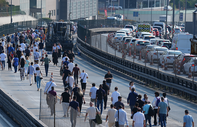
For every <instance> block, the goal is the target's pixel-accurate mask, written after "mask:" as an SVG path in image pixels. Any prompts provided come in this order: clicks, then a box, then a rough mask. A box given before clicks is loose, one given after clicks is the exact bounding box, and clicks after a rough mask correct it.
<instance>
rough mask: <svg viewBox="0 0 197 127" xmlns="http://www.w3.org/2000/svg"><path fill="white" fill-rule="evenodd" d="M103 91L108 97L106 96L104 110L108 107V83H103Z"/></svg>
mask: <svg viewBox="0 0 197 127" xmlns="http://www.w3.org/2000/svg"><path fill="white" fill-rule="evenodd" d="M103 89H104V90H105V93H106V96H104V109H106V107H107V99H108V95H109V86H108V85H107V84H106V81H105V80H104V81H103Z"/></svg>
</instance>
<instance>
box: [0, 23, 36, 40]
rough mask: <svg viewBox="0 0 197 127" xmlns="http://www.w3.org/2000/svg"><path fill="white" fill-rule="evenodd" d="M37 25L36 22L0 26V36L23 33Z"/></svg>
mask: <svg viewBox="0 0 197 127" xmlns="http://www.w3.org/2000/svg"><path fill="white" fill-rule="evenodd" d="M37 24H38V21H37V20H35V21H24V22H16V23H10V24H4V25H1V26H0V36H2V35H3V34H12V33H15V32H17V31H24V30H27V28H35V27H36V26H37Z"/></svg>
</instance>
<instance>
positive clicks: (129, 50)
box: [129, 48, 131, 56]
mask: <svg viewBox="0 0 197 127" xmlns="http://www.w3.org/2000/svg"><path fill="white" fill-rule="evenodd" d="M129 56H131V48H129Z"/></svg>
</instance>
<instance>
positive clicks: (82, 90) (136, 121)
mask: <svg viewBox="0 0 197 127" xmlns="http://www.w3.org/2000/svg"><path fill="white" fill-rule="evenodd" d="M74 31H76V30H74ZM45 38H46V37H45V29H44V28H36V29H35V30H34V29H28V30H27V31H25V32H17V33H15V34H13V35H7V36H6V37H5V35H4V36H3V38H2V41H1V43H0V60H1V62H0V64H1V67H2V70H4V69H5V63H6V60H7V63H8V70H9V71H12V67H13V68H14V73H17V72H20V80H21V81H22V80H25V78H26V79H29V84H30V86H32V84H33V82H35V83H37V91H39V90H40V86H41V80H42V78H43V72H42V71H41V68H40V66H41V65H43V64H44V67H45V75H46V76H48V70H49V65H50V62H53V64H54V65H56V66H57V63H58V62H59V61H58V58H61V57H62V61H61V70H60V73H61V72H62V82H63V86H64V92H63V93H62V94H61V98H60V104H62V109H63V114H64V115H63V117H70V121H71V125H72V127H76V122H77V116H78V115H80V113H81V110H82V105H83V104H85V103H86V101H85V98H84V96H85V95H86V94H87V93H88V95H89V97H90V103H89V106H90V107H89V108H87V109H86V115H85V119H84V121H86V119H87V116H88V115H89V124H90V127H95V126H96V124H98V121H97V115H98V116H100V117H103V116H102V114H103V110H106V109H107V107H110V108H109V110H108V111H107V115H106V116H105V117H106V122H108V126H109V127H115V126H116V127H117V126H118V127H124V126H125V125H126V126H127V127H128V126H129V123H128V118H127V115H128V114H129V115H130V116H131V117H130V118H131V119H133V123H132V126H133V127H145V126H149V127H151V126H152V122H151V118H152V117H153V119H154V122H153V125H155V126H157V125H161V127H166V126H167V117H168V115H169V114H168V113H169V111H170V105H169V104H170V103H169V99H168V98H167V97H166V93H163V94H162V96H160V93H159V92H155V93H154V95H155V97H154V99H153V101H152V102H151V101H150V100H149V98H148V96H147V94H146V93H145V94H144V95H143V97H142V95H140V94H138V90H137V88H136V86H135V85H134V82H133V81H131V82H130V83H129V88H128V89H129V91H130V92H129V93H128V97H127V104H128V105H129V107H130V110H131V111H130V112H126V111H125V105H127V104H124V103H123V102H122V96H121V93H120V92H118V87H114V86H113V84H112V80H113V75H112V74H111V72H110V71H108V72H107V74H106V75H105V76H104V80H103V81H102V83H101V84H99V88H97V87H96V84H95V83H92V87H91V89H90V91H88V92H87V91H86V87H87V85H88V84H87V83H88V81H87V80H88V78H89V76H88V73H87V72H86V71H85V70H82V71H81V70H80V68H79V67H78V65H77V64H74V60H75V55H74V53H73V52H72V51H71V50H69V51H64V53H63V55H62V54H61V51H62V46H61V45H60V43H58V44H55V43H54V45H53V47H52V60H50V59H49V58H48V55H47V54H45V56H44V48H45ZM31 56H33V60H32V59H31V58H30V57H31ZM40 61H41V62H40ZM79 84H80V85H81V86H80V87H79ZM56 86H57V85H56V83H55V82H54V78H53V76H52V75H51V77H50V80H49V82H47V83H46V86H45V90H44V93H45V94H46V102H47V105H48V107H49V108H50V109H51V115H54V106H55V104H56V102H57V93H56V91H55V87H56ZM112 89H114V90H112ZM110 92H111V101H110V102H109V100H108V96H109V94H110ZM69 110H70V114H69ZM147 122H148V123H147ZM192 126H193V127H194V121H193V118H192V116H191V115H189V111H188V110H185V116H184V124H183V127H192Z"/></svg>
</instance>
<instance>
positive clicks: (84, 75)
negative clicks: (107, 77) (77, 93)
mask: <svg viewBox="0 0 197 127" xmlns="http://www.w3.org/2000/svg"><path fill="white" fill-rule="evenodd" d="M85 76H86V73H85V74H84V76H83V78H82V79H81V80H80V82H81V83H83V80H84V78H85Z"/></svg>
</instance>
